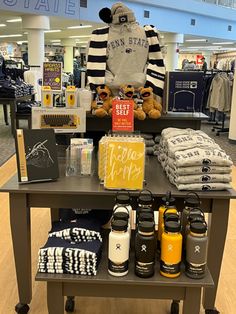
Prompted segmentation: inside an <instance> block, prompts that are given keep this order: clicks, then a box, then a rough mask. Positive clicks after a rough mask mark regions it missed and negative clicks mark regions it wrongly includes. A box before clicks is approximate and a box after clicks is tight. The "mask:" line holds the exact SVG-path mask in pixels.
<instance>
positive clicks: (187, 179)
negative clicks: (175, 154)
mask: <svg viewBox="0 0 236 314" xmlns="http://www.w3.org/2000/svg"><path fill="white" fill-rule="evenodd" d="M174 181H175V182H176V183H177V184H181V183H183V184H186V183H190V184H192V183H206V182H211V183H212V182H220V183H230V182H231V181H232V177H231V175H229V174H213V173H212V174H203V175H184V176H175V178H174Z"/></svg>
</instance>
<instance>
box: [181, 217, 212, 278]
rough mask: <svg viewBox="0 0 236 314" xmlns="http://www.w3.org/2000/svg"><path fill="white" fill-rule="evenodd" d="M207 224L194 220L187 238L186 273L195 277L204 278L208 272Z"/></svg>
mask: <svg viewBox="0 0 236 314" xmlns="http://www.w3.org/2000/svg"><path fill="white" fill-rule="evenodd" d="M206 231H207V224H206V223H205V222H201V221H198V222H192V223H191V224H190V232H189V234H188V235H187V240H186V264H185V273H186V275H187V276H188V277H190V278H193V279H202V278H204V276H205V272H206V263H207V243H208V237H207V235H206Z"/></svg>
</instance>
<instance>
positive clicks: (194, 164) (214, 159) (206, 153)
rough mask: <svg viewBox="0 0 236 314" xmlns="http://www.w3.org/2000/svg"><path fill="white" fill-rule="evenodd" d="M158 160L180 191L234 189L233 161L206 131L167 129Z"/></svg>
mask: <svg viewBox="0 0 236 314" xmlns="http://www.w3.org/2000/svg"><path fill="white" fill-rule="evenodd" d="M158 160H159V161H160V163H161V165H162V167H163V168H164V169H165V171H166V174H167V177H168V178H169V180H170V182H171V183H173V184H175V185H176V187H177V188H178V190H226V189H229V188H231V186H230V182H231V180H232V178H231V171H232V170H231V166H232V164H233V163H232V160H231V158H230V157H229V156H228V155H227V154H226V153H225V151H223V150H222V149H221V148H220V147H219V145H218V144H216V143H215V141H214V140H213V139H211V138H210V137H209V136H208V135H207V134H205V133H204V132H202V131H194V130H192V129H175V128H167V129H165V130H163V131H162V137H161V141H160V145H159V150H158Z"/></svg>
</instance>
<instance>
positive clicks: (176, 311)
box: [170, 301, 179, 314]
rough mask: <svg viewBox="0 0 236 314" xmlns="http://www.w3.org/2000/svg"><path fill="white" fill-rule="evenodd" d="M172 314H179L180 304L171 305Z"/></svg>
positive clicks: (175, 302) (173, 303)
mask: <svg viewBox="0 0 236 314" xmlns="http://www.w3.org/2000/svg"><path fill="white" fill-rule="evenodd" d="M170 314H179V302H178V301H173V302H172V303H171V309H170Z"/></svg>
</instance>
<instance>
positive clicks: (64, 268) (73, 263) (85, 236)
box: [38, 218, 102, 276]
mask: <svg viewBox="0 0 236 314" xmlns="http://www.w3.org/2000/svg"><path fill="white" fill-rule="evenodd" d="M101 253H102V237H101V234H100V225H99V224H98V223H97V222H96V221H89V220H87V219H84V218H80V219H79V220H78V221H75V222H68V223H61V222H57V223H54V224H53V227H52V229H51V231H50V232H49V237H48V240H47V243H46V244H45V245H44V247H42V248H40V250H39V262H38V271H39V272H41V273H58V274H77V275H88V276H92V275H96V274H97V269H98V265H99V262H100V259H101Z"/></svg>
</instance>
